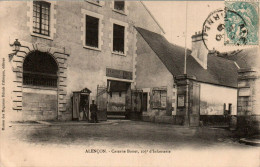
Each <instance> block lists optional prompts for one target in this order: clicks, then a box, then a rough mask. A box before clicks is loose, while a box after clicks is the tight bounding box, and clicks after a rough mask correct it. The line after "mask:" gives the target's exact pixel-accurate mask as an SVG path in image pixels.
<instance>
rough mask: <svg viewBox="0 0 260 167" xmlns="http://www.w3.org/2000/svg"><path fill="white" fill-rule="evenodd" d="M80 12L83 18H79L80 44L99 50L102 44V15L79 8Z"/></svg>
mask: <svg viewBox="0 0 260 167" xmlns="http://www.w3.org/2000/svg"><path fill="white" fill-rule="evenodd" d="M81 13H82V14H83V18H82V19H81V21H82V24H83V26H84V27H82V29H81V30H82V33H83V34H82V36H81V39H82V44H83V47H84V48H86V49H92V50H97V51H100V50H101V46H102V45H103V41H102V40H101V39H102V36H103V33H102V31H101V30H102V29H103V25H104V24H103V23H102V20H103V15H101V14H99V13H95V12H92V11H89V10H85V9H81Z"/></svg>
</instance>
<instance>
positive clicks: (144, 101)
mask: <svg viewBox="0 0 260 167" xmlns="http://www.w3.org/2000/svg"><path fill="white" fill-rule="evenodd" d="M147 97H148V93H143V103H142V108H143V112H146V111H147Z"/></svg>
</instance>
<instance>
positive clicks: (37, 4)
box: [33, 1, 51, 36]
mask: <svg viewBox="0 0 260 167" xmlns="http://www.w3.org/2000/svg"><path fill="white" fill-rule="evenodd" d="M50 6H51V4H50V3H48V2H44V1H33V33H37V34H41V35H46V36H50Z"/></svg>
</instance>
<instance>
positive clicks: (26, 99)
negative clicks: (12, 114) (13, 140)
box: [19, 88, 58, 120]
mask: <svg viewBox="0 0 260 167" xmlns="http://www.w3.org/2000/svg"><path fill="white" fill-rule="evenodd" d="M57 109H58V106H57V90H39V89H37V90H34V89H32V88H23V111H22V112H21V114H22V117H21V118H20V119H19V120H54V119H57V117H58V115H57Z"/></svg>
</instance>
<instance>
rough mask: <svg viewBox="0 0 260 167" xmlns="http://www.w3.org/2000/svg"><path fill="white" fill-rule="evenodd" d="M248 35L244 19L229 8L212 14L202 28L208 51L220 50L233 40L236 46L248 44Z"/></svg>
mask: <svg viewBox="0 0 260 167" xmlns="http://www.w3.org/2000/svg"><path fill="white" fill-rule="evenodd" d="M247 34H248V31H247V28H246V22H245V21H244V19H243V18H242V17H241V16H240V15H239V14H238V13H236V12H234V11H232V10H229V9H227V8H225V9H224V10H223V9H217V10H215V11H213V12H211V13H210V14H209V15H208V17H207V18H206V20H205V21H204V23H203V26H202V39H203V43H204V45H205V47H206V48H207V49H208V50H214V49H216V50H218V48H221V47H223V46H224V45H226V44H229V43H230V41H231V40H232V42H234V43H235V45H242V44H246V43H247Z"/></svg>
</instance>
